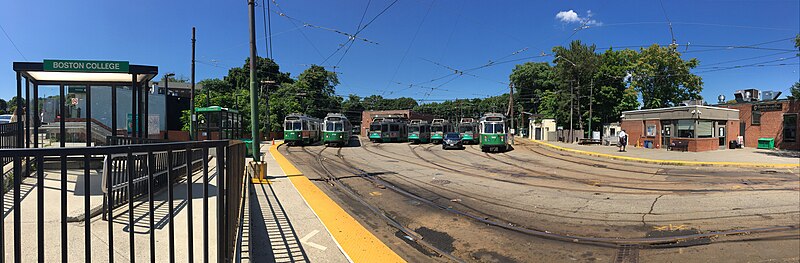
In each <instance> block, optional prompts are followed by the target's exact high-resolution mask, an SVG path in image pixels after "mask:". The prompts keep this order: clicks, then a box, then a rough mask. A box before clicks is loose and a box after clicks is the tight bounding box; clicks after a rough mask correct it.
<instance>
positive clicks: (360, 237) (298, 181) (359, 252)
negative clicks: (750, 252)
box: [269, 145, 406, 263]
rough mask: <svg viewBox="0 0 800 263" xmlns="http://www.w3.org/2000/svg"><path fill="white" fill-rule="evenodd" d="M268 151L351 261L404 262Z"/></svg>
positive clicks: (275, 147) (279, 156)
mask: <svg viewBox="0 0 800 263" xmlns="http://www.w3.org/2000/svg"><path fill="white" fill-rule="evenodd" d="M269 152H270V153H271V154H272V156H273V157H274V158H275V160H276V161H277V162H278V165H279V166H280V167H281V169H283V171H284V173H286V176H287V177H288V178H289V180H290V181H291V182H292V184H294V186H295V188H297V191H298V192H300V195H301V196H303V199H305V201H306V203H307V204H308V205H309V206H310V207H311V209H312V210H314V213H316V214H317V216H319V219H320V221H322V224H324V225H325V227H326V228H327V229H328V231H329V232H330V233H331V235H333V238H334V239H336V242H337V243H339V246H341V248H342V250H344V253H345V254H347V256H348V257H349V258H350V260H352V262H356V263H358V262H406V261H405V260H403V258H401V257H400V256H399V255H397V253H395V252H394V251H392V250H391V249H390V248H389V247H388V246H386V244H384V243H383V242H381V240H380V239H378V238H377V237H375V235H373V234H372V233H371V232H369V230H367V229H366V228H365V227H364V226H362V225H361V224H360V223H359V222H358V221H356V219H355V218H353V217H352V216H350V214H348V213H347V212H346V211H344V209H342V207H341V206H339V204H337V203H336V202H334V201H333V200H332V199H331V198H330V197H328V195H326V194H325V193H324V192H322V190H320V189H319V188H318V187H317V186H316V185H314V183H312V182H311V180H308V178H307V177H305V176H302V175H303V173H301V172H300V170H298V169H297V167H295V166H294V165H292V163H291V162H289V160H287V159H286V157H285V156H283V155H282V154H281V153H280V152H278V145H272V146H271V147H270V149H269Z"/></svg>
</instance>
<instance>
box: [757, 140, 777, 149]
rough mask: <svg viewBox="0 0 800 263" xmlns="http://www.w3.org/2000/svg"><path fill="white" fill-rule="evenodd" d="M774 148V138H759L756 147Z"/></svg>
mask: <svg viewBox="0 0 800 263" xmlns="http://www.w3.org/2000/svg"><path fill="white" fill-rule="evenodd" d="M773 148H775V138H759V139H758V149H767V150H772V149H773Z"/></svg>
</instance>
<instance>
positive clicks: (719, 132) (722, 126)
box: [717, 122, 728, 149]
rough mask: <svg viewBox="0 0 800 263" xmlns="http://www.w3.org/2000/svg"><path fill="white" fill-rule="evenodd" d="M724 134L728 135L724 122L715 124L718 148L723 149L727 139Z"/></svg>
mask: <svg viewBox="0 0 800 263" xmlns="http://www.w3.org/2000/svg"><path fill="white" fill-rule="evenodd" d="M726 136H728V135H727V134H726V132H725V123H724V122H720V124H719V126H717V137H719V148H720V149H725V142H726V141H727V140H725V138H727V137H726Z"/></svg>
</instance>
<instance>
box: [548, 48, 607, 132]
mask: <svg viewBox="0 0 800 263" xmlns="http://www.w3.org/2000/svg"><path fill="white" fill-rule="evenodd" d="M596 49H597V48H596V46H595V45H591V46H587V45H584V44H583V43H581V41H580V40H574V41H572V42H571V43H570V45H569V48H565V47H561V46H558V47H554V48H553V53H555V55H556V56H555V57H556V58H555V59H554V61H553V62H554V63H556V65H555V67H554V69H555V73H556V74H555V75H556V77H557V78H558V83H559V92H560V94H558V95H557V98H559V101H560V102H561V105H556V106H559V109H560V110H561V111H564V112H566V113H567V118H559V119H557V120H559V121H560V120H564V121H563V122H561V124H566V123H569V121H570V120H569V115H568V113H569V111H570V105H571V104H570V102H571V100H573V99H574V103H572V105H573V107H574V111H575V114H573V121H577V122H576V123H577V125H578V128H579V129H583V122H582V120H583V114H582V113H584V112H588V107H583V106H582V105H589V93H590V89H591V88H592V80H593V77H594V75H595V72H597V66H598V64H599V61H600V58H599V55H597V53H595V50H596Z"/></svg>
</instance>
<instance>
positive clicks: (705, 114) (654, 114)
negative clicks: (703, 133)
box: [621, 105, 739, 120]
mask: <svg viewBox="0 0 800 263" xmlns="http://www.w3.org/2000/svg"><path fill="white" fill-rule="evenodd" d="M621 117H622V120H656V119H661V120H684V119H698V120H738V119H739V110H737V109H728V108H721V107H712V106H704V105H691V106H677V107H669V108H657V109H644V110H632V111H623V112H622V116H621Z"/></svg>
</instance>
